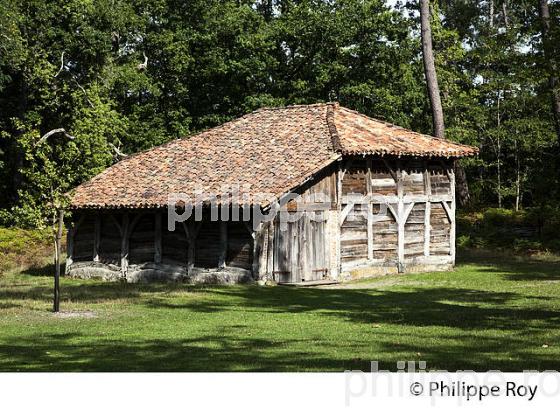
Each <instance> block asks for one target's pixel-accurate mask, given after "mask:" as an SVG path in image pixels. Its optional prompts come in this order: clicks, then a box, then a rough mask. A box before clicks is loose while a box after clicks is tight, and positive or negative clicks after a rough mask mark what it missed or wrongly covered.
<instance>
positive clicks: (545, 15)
mask: <svg viewBox="0 0 560 410" xmlns="http://www.w3.org/2000/svg"><path fill="white" fill-rule="evenodd" d="M539 6H540V7H539V12H540V16H541V30H542V33H541V34H542V42H543V50H544V58H545V60H546V65H547V68H548V72H549V77H548V85H549V87H550V91H551V94H552V113H553V115H554V125H555V128H556V135H557V138H558V143H559V144H560V89H558V88H559V83H558V77H557V75H556V73H557V72H558V70H557V69H556V64H555V62H554V58H553V56H552V49H553V47H554V44H553V41H552V39H551V38H550V11H549V9H548V1H547V0H539Z"/></svg>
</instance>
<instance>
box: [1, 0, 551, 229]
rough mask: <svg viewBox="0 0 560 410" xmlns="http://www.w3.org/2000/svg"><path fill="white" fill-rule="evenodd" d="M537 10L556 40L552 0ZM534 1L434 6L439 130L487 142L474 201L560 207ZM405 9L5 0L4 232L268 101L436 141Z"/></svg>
mask: <svg viewBox="0 0 560 410" xmlns="http://www.w3.org/2000/svg"><path fill="white" fill-rule="evenodd" d="M389 3H390V4H389ZM549 3H550V13H551V28H550V34H549V35H550V36H551V37H552V41H550V42H549V44H556V45H557V44H560V35H559V32H560V29H559V28H558V27H559V26H560V24H558V17H559V15H560V4H559V3H558V2H557V1H552V2H549ZM538 6H539V1H538V0H522V1H512V0H487V1H479V2H473V1H468V0H439V1H437V2H435V1H434V2H432V20H433V21H432V29H433V36H434V47H435V50H434V51H435V55H436V68H437V74H438V76H439V80H440V88H441V94H442V101H443V108H444V114H445V121H446V125H447V136H448V137H449V138H451V139H453V140H456V141H461V142H465V143H469V144H473V145H478V146H480V147H481V150H482V153H481V156H480V157H479V158H478V159H475V160H469V161H467V162H466V163H465V167H466V170H467V174H468V176H469V182H470V185H471V193H472V197H473V204H472V205H473V206H487V205H492V206H505V207H515V206H517V207H524V206H542V205H543V204H545V203H547V202H550V201H554V200H557V197H558V172H557V169H558V161H557V158H558V139H557V137H556V135H555V132H554V121H553V117H552V111H551V104H550V96H551V90H550V87H549V86H548V84H549V83H548V76H549V71H548V70H549V69H550V67H551V66H552V67H553V66H555V65H551V63H550V61H551V60H555V61H558V54H559V53H560V51H559V50H557V49H555V48H554V47H553V52H552V53H551V52H550V51H549V52H548V53H547V54H546V57H547V58H545V53H544V49H543V42H542V36H541V30H542V27H541V25H542V24H541V20H540V19H539V7H538ZM417 10H418V4H417V2H416V1H408V2H404V1H397V2H395V1H390V2H385V1H383V0H236V1H230V0H188V1H187V0H95V1H94V0H52V1H49V2H45V1H43V0H1V1H0V107H1V110H0V222H2V221H3V222H4V223H6V224H14V223H15V224H18V225H40V224H42V223H44V218H45V216H47V215H48V214H47V213H46V212H45V209H46V207H48V206H50V205H51V204H53V203H55V202H57V201H60V193H62V192H65V191H67V190H69V189H71V188H72V187H73V186H76V185H77V184H79V183H81V182H83V181H85V180H87V179H88V178H90V177H91V176H93V175H94V174H96V173H98V172H99V171H100V170H102V169H103V168H105V167H107V166H109V165H110V164H112V163H114V162H115V161H118V160H119V159H121V158H122V155H121V154H122V153H127V154H129V153H132V152H135V151H138V150H142V149H146V148H149V147H151V146H154V145H157V144H161V143H162V142H165V141H167V140H169V139H172V138H178V137H182V136H185V135H188V134H189V133H192V132H195V131H197V130H200V129H203V128H207V127H210V126H213V125H216V124H219V123H222V122H224V121H227V120H229V119H232V118H234V117H237V116H239V115H241V114H243V113H246V112H248V111H251V110H253V109H255V108H258V107H260V106H263V105H283V104H293V103H312V102H317V101H340V103H341V104H343V105H345V106H347V107H350V108H354V109H357V110H359V111H362V112H364V113H366V114H369V115H371V116H374V117H377V118H382V119H385V120H388V121H391V122H394V123H397V124H399V125H402V126H405V127H410V128H412V129H415V130H417V131H422V132H428V133H429V132H431V120H430V107H429V104H428V100H427V97H426V89H425V81H424V73H423V69H422V59H421V48H420V41H419V21H418V12H417ZM491 11H492V12H491ZM556 48H558V47H556ZM59 128H64V132H63V131H60V132H56V133H53V134H51V135H50V136H48V138H42V136H45V134H47V133H48V132H49V131H52V130H55V129H59Z"/></svg>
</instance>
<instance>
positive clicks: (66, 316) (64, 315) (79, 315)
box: [54, 310, 97, 319]
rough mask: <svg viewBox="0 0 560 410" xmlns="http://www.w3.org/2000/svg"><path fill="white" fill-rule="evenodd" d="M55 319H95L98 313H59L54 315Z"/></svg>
mask: <svg viewBox="0 0 560 410" xmlns="http://www.w3.org/2000/svg"><path fill="white" fill-rule="evenodd" d="M54 317H56V318H59V319H74V318H81V319H93V318H96V317H97V313H95V312H92V311H91V310H87V311H82V312H57V313H54Z"/></svg>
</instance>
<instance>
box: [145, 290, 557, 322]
mask: <svg viewBox="0 0 560 410" xmlns="http://www.w3.org/2000/svg"><path fill="white" fill-rule="evenodd" d="M206 292H207V293H208V294H214V295H215V296H216V297H215V298H206V299H203V300H196V301H189V302H187V303H176V302H175V301H169V300H166V299H164V298H157V299H150V300H147V301H146V302H145V303H146V304H147V305H148V306H149V307H152V308H155V309H160V308H165V309H185V310H189V311H193V312H202V313H208V312H213V313H217V314H219V313H220V312H227V311H229V310H231V309H238V308H239V307H240V306H241V307H243V308H244V309H247V310H250V311H254V312H260V311H262V312H263V313H269V314H270V313H280V314H282V313H291V314H306V313H312V314H316V315H320V316H325V317H326V318H327V319H328V318H333V319H343V320H347V321H351V322H356V323H362V324H372V323H377V324H379V323H385V324H398V325H403V326H419V327H428V326H440V327H447V328H454V329H463V330H469V329H473V330H476V329H504V330H522V329H529V328H542V327H546V328H548V327H549V326H557V325H558V324H560V312H559V311H556V310H548V309H542V308H534V309H532V308H521V307H512V306H509V305H508V304H509V303H510V302H515V301H516V300H517V299H519V298H520V296H519V295H518V294H516V293H511V292H490V291H480V290H473V289H461V288H447V287H446V288H413V289H403V290H386V289H384V290H374V289H369V290H368V289H366V290H363V289H362V290H356V289H316V288H315V289H311V288H305V289H293V288H280V287H277V288H256V287H231V288H221V289H207V290H206ZM224 296H225V297H224ZM522 298H523V299H525V300H526V299H533V300H541V301H542V300H547V299H548V298H547V297H543V296H523V297H522Z"/></svg>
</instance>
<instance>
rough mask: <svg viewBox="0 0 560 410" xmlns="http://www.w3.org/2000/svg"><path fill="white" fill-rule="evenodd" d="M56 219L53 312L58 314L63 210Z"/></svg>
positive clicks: (58, 212)
mask: <svg viewBox="0 0 560 410" xmlns="http://www.w3.org/2000/svg"><path fill="white" fill-rule="evenodd" d="M56 219H57V221H56V222H57V225H58V227H57V230H56V234H55V237H54V267H55V271H54V300H53V311H54V312H58V311H59V310H60V253H61V246H60V244H61V242H62V229H63V227H64V210H63V209H62V208H59V209H58V211H57V216H56Z"/></svg>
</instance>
